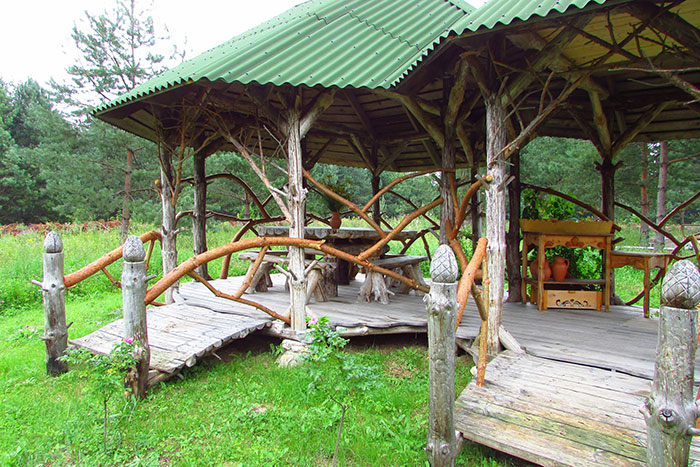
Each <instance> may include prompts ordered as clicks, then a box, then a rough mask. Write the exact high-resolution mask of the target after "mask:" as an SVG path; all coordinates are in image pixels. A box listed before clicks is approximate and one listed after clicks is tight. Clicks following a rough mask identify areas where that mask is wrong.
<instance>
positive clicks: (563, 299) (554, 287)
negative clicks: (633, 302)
mask: <svg viewBox="0 0 700 467" xmlns="http://www.w3.org/2000/svg"><path fill="white" fill-rule="evenodd" d="M612 227H613V223H612V222H573V221H550V220H532V219H522V220H521V221H520V229H521V230H522V233H523V250H522V284H521V287H522V296H523V302H524V301H525V300H526V298H527V296H528V294H527V287H528V285H530V286H531V288H532V291H531V292H530V297H531V300H532V301H535V302H536V303H537V309H539V310H544V309H546V308H587V309H597V310H600V309H601V308H602V306H603V305H605V310H606V311H609V310H610V271H611V263H610V261H611V255H610V251H611V247H612ZM530 245H535V247H536V248H537V272H538V274H537V278H536V279H535V278H531V277H527V270H528V266H529V265H528V261H527V254H528V250H529V246H530ZM556 246H564V247H567V248H584V247H592V248H597V249H599V250H602V251H603V256H604V263H603V277H602V278H600V279H569V278H567V279H565V280H564V281H562V282H555V281H553V280H549V281H546V282H545V281H544V280H542V279H543V277H544V262H545V261H546V257H545V250H546V249H547V248H554V247H556ZM587 285H599V286H602V288H603V290H602V292H599V291H591V290H583V289H584V287H585V286H587Z"/></svg>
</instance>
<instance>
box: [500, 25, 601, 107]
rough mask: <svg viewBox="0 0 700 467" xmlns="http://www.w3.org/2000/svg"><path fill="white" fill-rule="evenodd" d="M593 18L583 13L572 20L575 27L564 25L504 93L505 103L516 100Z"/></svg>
mask: <svg viewBox="0 0 700 467" xmlns="http://www.w3.org/2000/svg"><path fill="white" fill-rule="evenodd" d="M592 19H593V15H591V14H588V15H581V16H578V17H576V18H575V19H574V20H573V21H572V26H573V27H568V25H566V26H564V27H563V28H562V29H561V30H560V31H559V33H558V34H557V36H556V37H555V38H554V39H552V40H549V41H547V43H546V44H545V45H544V47H542V48H541V50H540V51H539V53H538V54H537V56H536V57H535V59H534V60H533V61H532V62H531V63H530V67H529V70H527V71H525V72H523V73H521V74H520V75H518V76H517V77H516V78H515V80H514V81H513V84H512V85H511V86H510V87H509V88H508V90H507V92H506V93H505V94H504V96H503V99H505V100H504V101H503V102H502V103H503V105H506V104H509V103H510V102H514V101H515V100H516V99H517V98H518V96H520V95H521V94H522V93H523V92H524V91H525V90H526V89H527V88H528V87H529V86H530V85H531V84H532V83H533V82H534V81H535V79H536V76H537V73H539V72H541V71H542V70H544V69H545V68H547V67H548V66H549V65H550V64H551V63H552V61H553V60H554V59H555V58H556V57H558V56H559V55H561V53H562V50H563V49H564V48H565V47H566V46H567V45H569V44H570V43H571V42H572V41H573V40H574V39H576V37H577V36H578V35H579V33H578V31H577V30H576V28H581V29H583V28H585V27H586V25H587V24H588V23H590V22H591V20H592Z"/></svg>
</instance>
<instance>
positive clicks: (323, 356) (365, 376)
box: [305, 316, 378, 465]
mask: <svg viewBox="0 0 700 467" xmlns="http://www.w3.org/2000/svg"><path fill="white" fill-rule="evenodd" d="M307 323H308V326H309V329H310V331H309V336H310V337H311V343H310V344H309V346H308V350H309V354H308V355H307V356H306V357H305V360H306V362H307V363H308V364H307V365H306V369H307V371H309V373H310V376H311V380H312V382H311V384H310V385H309V387H310V389H313V390H317V391H321V392H323V393H324V394H325V395H326V396H327V397H328V398H329V399H330V400H332V401H333V402H334V403H336V404H337V405H338V406H339V407H340V410H341V414H340V420H339V422H338V435H337V437H336V441H335V449H334V451H333V459H332V461H331V465H336V462H337V459H338V450H339V447H340V440H341V439H342V434H343V422H344V420H345V414H346V412H347V410H348V408H349V407H350V401H351V400H352V399H353V397H355V396H356V395H357V393H358V392H361V391H366V390H369V389H372V388H374V387H376V386H377V385H378V371H377V368H376V367H374V366H373V365H370V364H368V362H365V361H361V356H359V355H357V354H348V353H345V352H343V351H342V350H343V348H344V347H345V346H346V345H347V343H348V342H349V341H348V339H344V338H343V337H341V336H340V335H339V334H338V332H337V331H336V330H334V329H333V328H331V326H330V325H329V324H328V323H329V319H328V317H326V316H323V317H321V318H318V319H316V318H312V319H308V318H307Z"/></svg>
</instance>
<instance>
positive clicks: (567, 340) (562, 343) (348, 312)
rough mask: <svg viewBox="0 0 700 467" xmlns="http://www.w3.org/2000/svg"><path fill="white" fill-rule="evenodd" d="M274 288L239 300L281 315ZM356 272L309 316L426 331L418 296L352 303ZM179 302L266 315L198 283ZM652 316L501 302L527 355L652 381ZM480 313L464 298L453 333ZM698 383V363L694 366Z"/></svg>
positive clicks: (226, 287)
mask: <svg viewBox="0 0 700 467" xmlns="http://www.w3.org/2000/svg"><path fill="white" fill-rule="evenodd" d="M241 281H242V278H241V277H234V278H230V279H226V280H216V281H213V284H214V285H215V287H217V288H219V289H220V290H222V291H224V292H228V293H233V292H235V291H236V290H238V287H239V285H240V283H241ZM273 282H274V284H275V285H274V286H273V287H272V288H271V289H270V290H269V291H268V292H263V293H255V294H246V295H245V297H246V298H249V299H251V300H255V301H258V302H260V303H261V304H263V305H265V306H267V307H269V308H271V309H272V310H274V311H277V312H278V313H285V312H286V310H287V307H288V306H289V295H288V293H287V292H286V291H285V290H284V277H282V276H280V275H273ZM361 283H362V276H361V275H360V276H358V280H355V281H352V282H351V283H350V285H348V286H341V287H340V289H339V295H338V297H334V298H332V299H331V300H330V301H328V302H324V303H316V302H313V301H312V302H311V303H310V304H309V306H308V312H309V315H310V316H311V317H320V316H328V317H329V318H330V321H331V324H332V325H333V326H340V327H341V328H348V329H349V330H350V331H349V332H348V334H354V335H357V334H383V333H388V332H404V333H407V332H425V331H426V326H427V317H426V311H425V305H424V303H423V300H422V297H419V296H416V295H414V294H413V293H411V294H410V295H394V296H392V297H391V303H389V305H382V304H380V303H376V302H371V303H364V302H358V301H357V294H358V291H359V287H360V285H361ZM180 294H181V296H182V299H183V300H184V301H185V302H186V303H188V304H191V305H194V306H198V307H203V308H208V309H211V310H216V311H219V312H221V313H228V314H243V315H245V316H254V317H259V318H261V319H262V318H264V317H266V316H267V315H265V314H264V313H262V312H258V311H256V310H251V309H250V307H246V306H243V305H240V304H237V303H233V302H231V301H229V300H226V299H220V298H216V297H214V296H213V295H212V293H211V292H209V291H208V290H207V289H206V288H205V287H204V286H202V285H201V284H198V283H193V282H190V283H186V284H183V285H182V286H181V287H180ZM657 323H658V321H657V320H656V319H645V318H644V317H643V316H642V309H641V307H626V306H613V307H611V311H610V312H600V311H594V310H547V311H538V310H537V308H536V307H535V306H534V305H530V304H526V305H523V304H520V303H504V309H503V325H504V326H505V328H506V329H507V330H508V331H509V332H510V333H511V334H513V336H515V338H516V339H517V340H518V342H519V343H520V345H522V346H523V347H525V348H526V349H527V351H528V353H530V354H532V355H535V356H540V357H545V358H549V359H553V360H561V361H565V362H571V363H580V364H583V365H588V366H595V367H600V368H606V369H613V370H617V371H622V372H625V373H629V374H632V375H636V376H641V377H644V378H647V379H651V378H653V376H654V358H655V354H656V337H657ZM479 325H480V320H479V315H478V312H477V310H476V307H475V306H474V304H473V301H471V300H470V301H469V302H468V303H467V309H466V311H465V313H464V317H463V318H462V323H461V325H460V327H459V329H458V331H457V337H458V338H460V339H465V340H468V341H471V340H473V339H475V338H476V336H477V335H478V332H479ZM695 374H696V378H697V381H699V382H700V364H698V365H697V366H696V371H695Z"/></svg>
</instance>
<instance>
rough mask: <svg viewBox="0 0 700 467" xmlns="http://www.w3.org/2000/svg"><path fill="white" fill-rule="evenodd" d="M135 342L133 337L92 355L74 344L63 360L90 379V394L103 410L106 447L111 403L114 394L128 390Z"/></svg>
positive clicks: (132, 367)
mask: <svg viewBox="0 0 700 467" xmlns="http://www.w3.org/2000/svg"><path fill="white" fill-rule="evenodd" d="M133 352H134V344H133V339H132V338H131V337H127V338H125V339H124V340H123V341H122V342H120V343H119V344H117V345H115V346H114V348H113V349H112V351H111V352H110V353H109V354H93V353H91V352H89V351H87V350H86V349H84V348H82V347H71V348H68V349H67V350H66V355H65V356H63V357H61V360H63V361H64V362H66V363H67V364H69V365H75V366H76V367H77V368H76V369H77V372H78V374H79V375H80V376H81V377H83V378H84V379H86V380H87V381H88V384H87V391H88V393H89V394H90V395H91V396H92V397H94V398H96V399H97V400H99V401H100V402H101V404H102V409H103V444H104V446H105V447H106V446H107V431H108V430H107V429H108V420H109V406H108V402H109V400H110V399H111V398H112V396H114V395H115V394H122V393H125V391H124V383H125V378H126V377H127V374H128V373H129V372H131V371H134V367H135V365H136V360H135V359H134V357H133Z"/></svg>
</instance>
